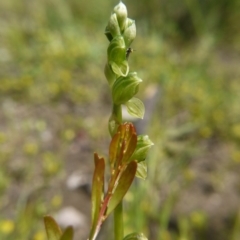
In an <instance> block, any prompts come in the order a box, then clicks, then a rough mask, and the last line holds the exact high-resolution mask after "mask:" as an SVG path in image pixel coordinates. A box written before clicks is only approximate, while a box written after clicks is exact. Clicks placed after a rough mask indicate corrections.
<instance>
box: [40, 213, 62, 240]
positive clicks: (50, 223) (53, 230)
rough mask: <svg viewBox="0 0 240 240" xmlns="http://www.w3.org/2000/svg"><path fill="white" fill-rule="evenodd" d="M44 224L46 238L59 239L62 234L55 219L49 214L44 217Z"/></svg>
mask: <svg viewBox="0 0 240 240" xmlns="http://www.w3.org/2000/svg"><path fill="white" fill-rule="evenodd" d="M44 225H45V229H46V233H47V238H48V240H59V239H60V237H61V235H62V231H61V229H60V228H59V226H58V224H57V223H56V221H55V220H54V219H53V218H52V217H51V216H45V217H44Z"/></svg>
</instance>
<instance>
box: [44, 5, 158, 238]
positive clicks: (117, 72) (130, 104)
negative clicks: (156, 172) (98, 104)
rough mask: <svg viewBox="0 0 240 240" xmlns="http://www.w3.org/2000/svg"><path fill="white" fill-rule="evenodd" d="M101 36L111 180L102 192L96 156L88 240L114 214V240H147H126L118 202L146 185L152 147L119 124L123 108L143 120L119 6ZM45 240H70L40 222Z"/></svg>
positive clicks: (69, 233)
mask: <svg viewBox="0 0 240 240" xmlns="http://www.w3.org/2000/svg"><path fill="white" fill-rule="evenodd" d="M105 35H106V36H107V39H108V40H109V46H108V49H107V63H106V65H105V69H104V72H105V76H106V78H107V80H108V83H109V86H110V89H111V93H112V102H113V103H112V105H113V107H112V114H111V116H110V119H109V126H108V128H109V133H110V135H111V137H112V140H111V142H110V145H109V156H108V163H109V165H110V174H108V175H110V177H109V180H108V185H107V186H105V184H104V183H105V178H106V173H105V169H106V167H105V165H106V161H105V159H104V158H103V157H100V156H99V155H98V154H97V153H95V154H94V163H95V170H94V174H93V180H92V225H91V230H90V234H89V240H95V239H96V238H97V236H98V233H99V231H100V229H101V226H102V224H103V222H104V221H105V220H106V218H107V217H108V216H109V215H110V214H111V213H112V212H114V237H115V240H145V239H147V238H146V237H145V236H144V235H143V234H142V233H131V234H128V235H127V236H125V237H124V229H123V207H122V200H123V198H124V196H125V194H126V193H127V191H128V189H129V187H130V186H131V184H132V182H133V179H134V178H135V176H137V177H139V178H142V179H145V178H146V175H147V167H146V156H147V153H148V150H149V149H150V147H151V146H152V145H153V143H152V142H151V140H150V139H149V138H148V136H147V135H137V133H136V130H135V128H134V125H133V124H132V123H130V122H125V123H123V120H122V105H125V106H126V108H127V110H128V113H129V114H130V115H132V116H134V117H138V118H143V116H144V104H143V103H142V101H141V100H139V99H138V98H136V97H134V96H135V95H136V94H137V92H138V88H139V84H140V83H141V82H142V80H141V79H140V78H139V77H138V75H137V73H136V72H131V71H129V64H128V57H129V55H130V53H131V52H132V49H131V47H130V45H131V43H132V41H133V40H134V38H135V37H136V25H135V21H134V20H132V19H130V18H128V17H127V8H126V6H125V5H124V4H123V3H122V2H121V1H120V3H119V4H118V5H117V6H115V8H114V9H113V12H112V14H111V16H110V19H109V22H108V25H107V27H106V30H105ZM44 221H45V227H46V231H47V236H48V240H72V238H73V230H72V228H71V227H69V228H67V229H66V230H65V231H64V232H63V233H62V232H61V230H60V228H59V227H58V225H57V224H56V222H55V221H54V219H53V218H51V217H49V216H47V217H45V218H44Z"/></svg>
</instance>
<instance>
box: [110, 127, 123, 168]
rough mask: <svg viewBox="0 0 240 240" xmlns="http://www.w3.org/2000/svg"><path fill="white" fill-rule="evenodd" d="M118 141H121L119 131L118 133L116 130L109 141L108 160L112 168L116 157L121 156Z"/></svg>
mask: <svg viewBox="0 0 240 240" xmlns="http://www.w3.org/2000/svg"><path fill="white" fill-rule="evenodd" d="M120 126H121V125H120ZM120 126H119V127H120ZM118 130H119V128H118ZM120 141H121V133H120V131H117V133H116V134H115V135H114V136H113V138H112V141H111V143H110V147H109V161H110V166H111V168H112V169H114V167H115V164H116V162H117V161H118V159H119V158H121V156H120V153H121V151H120V149H121V148H120Z"/></svg>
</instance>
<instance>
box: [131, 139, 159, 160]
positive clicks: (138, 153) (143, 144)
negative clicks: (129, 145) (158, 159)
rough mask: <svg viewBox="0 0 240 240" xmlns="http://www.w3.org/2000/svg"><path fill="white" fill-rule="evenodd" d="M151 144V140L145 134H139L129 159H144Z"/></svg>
mask: <svg viewBox="0 0 240 240" xmlns="http://www.w3.org/2000/svg"><path fill="white" fill-rule="evenodd" d="M153 145H154V144H153V142H152V141H151V140H150V139H149V137H148V136H147V135H139V136H138V139H137V147H136V149H135V151H134V153H133V155H132V157H131V160H136V161H138V162H141V161H144V160H145V159H146V157H147V154H148V151H149V149H150V148H151V147H152V146H153Z"/></svg>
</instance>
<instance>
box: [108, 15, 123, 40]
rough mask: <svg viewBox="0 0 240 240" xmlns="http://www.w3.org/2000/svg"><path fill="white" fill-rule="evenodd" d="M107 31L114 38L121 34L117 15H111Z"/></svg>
mask: <svg viewBox="0 0 240 240" xmlns="http://www.w3.org/2000/svg"><path fill="white" fill-rule="evenodd" d="M107 31H109V32H110V33H111V35H112V37H113V38H114V37H116V36H118V35H120V34H121V31H120V28H119V25H118V20H117V15H116V13H113V14H111V16H110V19H109V22H108V25H107Z"/></svg>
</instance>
